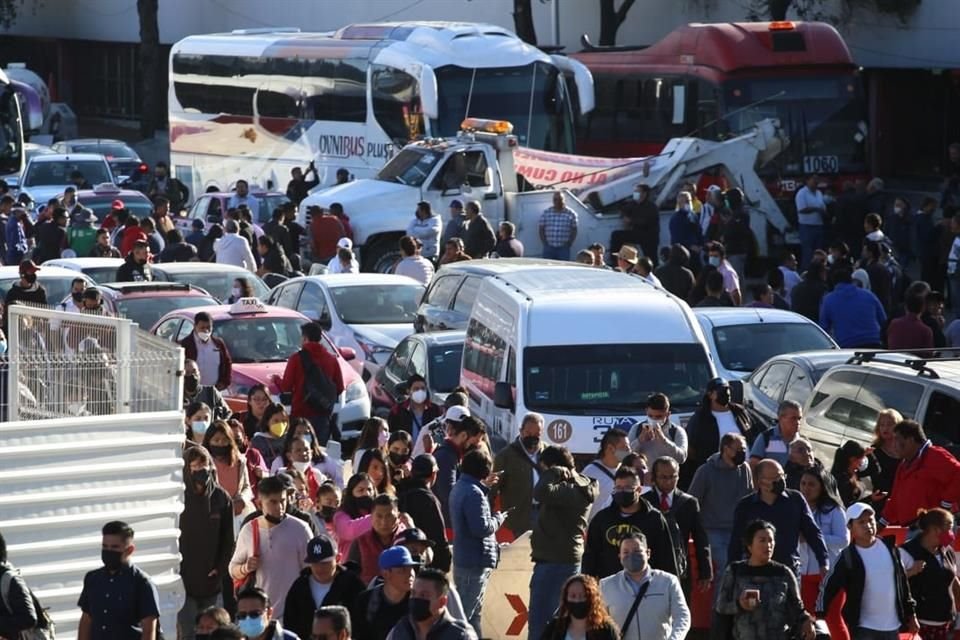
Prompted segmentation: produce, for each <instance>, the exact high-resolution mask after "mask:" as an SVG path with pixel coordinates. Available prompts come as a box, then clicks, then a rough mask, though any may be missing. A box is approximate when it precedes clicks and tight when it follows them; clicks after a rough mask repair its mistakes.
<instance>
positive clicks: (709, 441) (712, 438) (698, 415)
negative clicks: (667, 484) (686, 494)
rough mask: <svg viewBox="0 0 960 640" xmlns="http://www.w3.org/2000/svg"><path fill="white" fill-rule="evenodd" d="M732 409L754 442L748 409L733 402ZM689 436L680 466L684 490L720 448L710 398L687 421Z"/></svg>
mask: <svg viewBox="0 0 960 640" xmlns="http://www.w3.org/2000/svg"><path fill="white" fill-rule="evenodd" d="M730 411H731V412H733V418H734V420H736V421H737V426H738V427H740V433H741V434H742V435H743V436H744V437H745V438H746V439H747V443H748V444H753V439H754V437H755V434H754V433H753V427H752V423H751V421H750V416H749V414H747V411H746V409H744V408H743V406H741V405H739V404H736V403H734V402H731V403H730ZM687 437H688V440H689V444H688V448H687V461H686V462H684V463H683V464H682V465H681V466H680V488H681V489H684V490H686V488H687V487H689V486H690V481H691V480H693V474H694V473H695V472H696V471H697V469H698V468H699V467H700V465H702V464H703V463H704V462H706V461H707V458H709V457H710V456H712V455H713V454H715V453H716V452H717V451H719V450H720V428H719V427H718V426H717V419H716V418H715V417H714V416H713V412H712V411H711V410H710V401H709V400H704V401H703V402H702V403H701V404H700V406H699V407H698V408H697V410H696V412H695V413H694V414H693V415H692V416H691V417H690V422H688V423H687ZM730 506H731V507H732V506H733V505H730Z"/></svg>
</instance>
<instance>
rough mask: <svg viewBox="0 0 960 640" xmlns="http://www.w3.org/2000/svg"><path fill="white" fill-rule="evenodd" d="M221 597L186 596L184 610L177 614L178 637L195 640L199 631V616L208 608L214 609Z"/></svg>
mask: <svg viewBox="0 0 960 640" xmlns="http://www.w3.org/2000/svg"><path fill="white" fill-rule="evenodd" d="M217 598H219V596H215V595H214V596H205V597H202V598H195V597H193V596H186V597H185V598H184V600H183V608H182V609H180V613H178V614H177V626H178V627H179V628H180V633H178V634H177V636H178V637H179V638H180V640H193V637H194V635H195V634H196V629H197V615H198V614H199V613H200V612H201V611H203V610H204V609H206V608H207V607H213V606H216V604H217Z"/></svg>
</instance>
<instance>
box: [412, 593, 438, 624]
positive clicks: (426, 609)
mask: <svg viewBox="0 0 960 640" xmlns="http://www.w3.org/2000/svg"><path fill="white" fill-rule="evenodd" d="M432 615H433V613H432V612H431V611H430V601H429V600H427V599H426V598H410V617H411V618H413V619H414V620H415V621H417V622H423V621H424V620H429V619H430V616H432Z"/></svg>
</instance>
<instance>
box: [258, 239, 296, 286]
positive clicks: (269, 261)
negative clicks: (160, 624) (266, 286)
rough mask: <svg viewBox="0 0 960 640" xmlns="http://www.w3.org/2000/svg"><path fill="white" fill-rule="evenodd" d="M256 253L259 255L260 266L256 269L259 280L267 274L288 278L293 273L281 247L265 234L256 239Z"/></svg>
mask: <svg viewBox="0 0 960 640" xmlns="http://www.w3.org/2000/svg"><path fill="white" fill-rule="evenodd" d="M257 253H259V254H260V259H261V265H260V268H259V269H257V275H259V276H260V277H261V278H262V277H263V276H265V275H267V274H268V273H275V274H277V275H280V276H289V275H290V273H291V272H292V271H293V268H292V267H291V266H290V260H289V259H288V258H287V254H286V253H285V252H284V251H283V247H281V246H280V245H279V244H277V242H276V240H274V239H273V238H272V237H271V236H268V235H266V234H264V235H262V236H260V237H259V238H257Z"/></svg>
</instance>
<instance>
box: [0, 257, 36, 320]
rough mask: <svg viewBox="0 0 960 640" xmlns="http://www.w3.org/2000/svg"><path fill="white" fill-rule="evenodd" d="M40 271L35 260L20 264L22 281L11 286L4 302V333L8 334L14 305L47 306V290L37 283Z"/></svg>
mask: <svg viewBox="0 0 960 640" xmlns="http://www.w3.org/2000/svg"><path fill="white" fill-rule="evenodd" d="M39 270H40V267H38V266H37V265H36V264H34V262H33V260H24V261H23V262H21V263H20V280H19V281H17V282H15V283H13V285H11V286H10V290H9V291H7V296H6V298H4V301H3V332H4V334H8V333H9V331H8V327H9V321H10V317H9V314H8V313H7V309H9V308H10V307H11V306H12V305H15V304H17V303H18V302H25V303H27V304H35V305H43V306H46V304H47V290H46V289H44V288H43V285H41V284H38V283H37V271H39Z"/></svg>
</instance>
